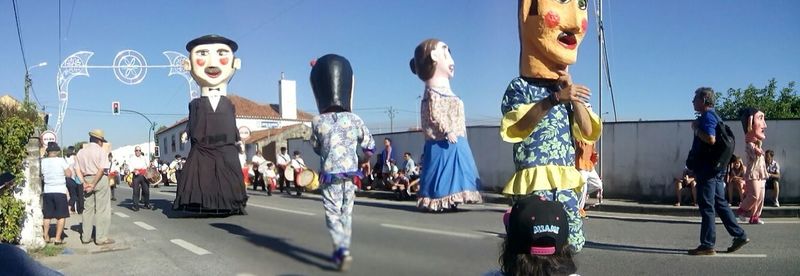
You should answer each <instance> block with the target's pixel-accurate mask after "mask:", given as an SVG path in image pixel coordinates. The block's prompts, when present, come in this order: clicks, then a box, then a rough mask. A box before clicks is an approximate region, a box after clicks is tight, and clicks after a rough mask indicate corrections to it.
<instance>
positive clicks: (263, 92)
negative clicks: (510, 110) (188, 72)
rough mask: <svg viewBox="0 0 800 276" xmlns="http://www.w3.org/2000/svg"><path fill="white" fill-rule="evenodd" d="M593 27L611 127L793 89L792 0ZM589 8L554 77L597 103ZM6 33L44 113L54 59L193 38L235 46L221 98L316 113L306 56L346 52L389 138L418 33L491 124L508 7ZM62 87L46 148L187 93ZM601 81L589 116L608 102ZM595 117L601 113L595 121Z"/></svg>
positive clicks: (11, 54) (68, 1) (695, 6)
mask: <svg viewBox="0 0 800 276" xmlns="http://www.w3.org/2000/svg"><path fill="white" fill-rule="evenodd" d="M604 2H605V3H604V4H605V6H604V9H603V11H604V19H605V27H606V40H607V43H608V50H609V59H610V64H611V70H612V77H613V82H614V93H615V97H616V106H617V113H618V118H617V119H618V120H638V119H644V120H663V119H688V118H692V117H693V112H692V108H691V104H690V101H691V97H692V92H693V91H694V89H696V88H697V87H699V86H711V87H713V88H715V89H716V90H718V91H724V90H727V89H728V88H732V87H733V88H743V87H746V86H747V85H749V84H751V83H752V84H754V85H756V86H757V87H761V86H764V85H765V84H766V83H767V80H768V79H770V78H776V79H777V81H778V83H779V85H780V86H785V85H786V83H787V82H789V81H798V80H800V47H798V45H799V44H800V43H798V42H800V31H799V30H798V29H799V28H798V27H799V26H800V17H798V16H797V11H800V1H789V0H778V1H744V0H735V1H722V0H717V1H690V0H676V1H632V0H627V1H604ZM594 5H595V3H594V1H590V10H589V14H590V19H589V24H590V28H589V29H590V31H589V33H588V34H587V35H586V39H585V40H584V42H583V44H582V46H581V48H580V53H579V57H578V62H577V64H575V65H574V66H572V67H571V68H570V72H571V73H572V75H573V79H574V80H575V82H577V83H582V84H585V85H587V86H589V87H590V88H591V89H592V90H593V91H594V92H595V93H594V95H593V98H592V102H593V105H595V109H597V105H598V98H599V95H598V94H597V91H598V51H597V48H598V42H597V32H596V26H597V25H596V22H595V18H594V16H593V15H594V8H593V7H594ZM17 8H18V11H19V16H20V23H21V31H22V38H23V43H24V49H25V53H26V58H27V61H28V65H29V66H32V65H34V64H37V63H39V62H41V61H46V62H48V63H49V65H47V66H45V67H41V68H35V69H33V70H32V78H33V81H34V88H35V92H36V95H37V97H38V99H39V101H40V102H41V103H42V104H43V105H44V106H45V107H46V111H48V112H50V113H53V115H54V116H57V113H58V97H57V92H56V91H57V89H56V85H55V83H56V74H57V72H58V71H57V66H58V64H60V63H61V60H62V59H63V58H65V57H66V56H68V55H70V54H72V53H74V52H77V51H81V50H89V51H93V52H95V55H94V57H92V59H91V60H90V64H91V65H111V63H112V61H113V59H114V56H115V55H116V54H117V52H119V51H122V50H126V49H132V50H136V51H139V52H140V53H142V54H143V55H144V56H145V58H146V59H147V62H148V64H151V65H158V64H166V63H167V61H166V59H165V58H164V57H163V55H162V54H161V52H163V51H167V50H173V51H178V52H182V53H183V52H185V50H184V45H185V44H186V42H187V41H189V40H190V39H192V38H194V37H197V36H200V35H204V34H209V33H217V34H222V35H225V36H227V37H230V38H232V39H234V40H236V41H237V42H238V43H239V45H240V47H239V51H238V52H237V53H236V55H237V56H238V57H240V58H241V59H242V61H243V66H242V70H240V71H238V72H237V73H236V76H235V77H234V78H233V80H232V82H231V85H230V88H229V90H230V91H231V92H232V93H235V94H239V95H241V96H244V97H247V98H250V99H253V100H255V101H258V102H262V103H277V102H278V93H277V80H278V79H279V77H280V73H281V72H285V73H286V76H287V78H288V79H294V80H297V94H298V103H299V108H300V109H302V110H305V111H310V112H316V105H315V103H314V98H313V96H312V93H311V89H310V86H309V84H308V74H309V72H310V68H309V65H308V64H309V61H310V60H311V59H313V58H315V57H319V56H322V55H324V54H327V53H337V54H340V55H343V56H345V57H347V58H348V59H350V61H351V63H352V65H353V67H354V71H355V74H356V80H357V81H356V96H355V101H354V102H355V103H354V105H355V109H356V113H358V114H359V115H361V116H362V117H363V118H364V119H365V121H366V122H367V124H368V126H370V128H371V129H372V130H373V131H375V132H386V131H388V130H389V117H388V115H387V114H386V112H385V111H386V109H387V108H388V106H393V107H394V108H396V109H398V110H399V112H398V114H397V116H396V117H395V120H394V129H395V130H396V131H398V130H404V129H407V128H408V127H411V126H414V125H416V121H417V117H418V113H417V111H418V109H419V108H418V99H417V96H418V95H419V94H420V93H421V91H422V89H423V85H422V83H421V82H420V81H419V80H418V79H417V78H416V77H415V76H414V75H412V74H411V72H410V70H409V69H408V61H409V59H410V58H411V56H412V54H413V50H414V47H415V46H416V45H417V44H418V43H419V42H420V41H422V40H423V39H426V38H429V37H434V38H439V39H441V40H443V41H445V42H447V43H448V44H449V45H450V47H451V49H452V53H453V57H454V59H455V62H456V74H455V78H454V79H453V80H452V86H453V89H454V91H455V92H456V93H457V94H458V95H460V96H461V97H462V99H463V100H464V103H465V106H466V114H467V122H468V124H470V125H477V124H481V125H496V124H497V123H498V122H499V118H500V116H501V114H500V98H501V96H502V93H503V92H504V90H505V88H506V86H507V84H508V82H509V81H510V80H511V79H512V78H514V77H515V76H517V75H518V69H517V68H518V66H517V64H518V61H517V59H518V55H519V46H518V41H517V27H516V24H517V23H516V18H517V15H516V3H515V1H488V0H487V1H468V0H464V1H440V0H428V1H416V0H413V1H412V0H409V1H366V0H365V1H311V0H299V1H225V2H219V1H155V0H145V1H99V0H86V1H75V0H62V1H61V19H60V22H61V41H60V45H61V48H60V51H59V6H58V1H18V3H17ZM15 26H16V25H15V22H14V14H13V9H12V3H11V0H7V1H2V3H0V37H3V38H4V41H5V43H2V44H0V60H2V61H3V63H4V66H0V94H11V95H12V96H14V97H15V98H18V99H22V97H23V77H24V74H25V68H24V65H23V62H22V56H21V53H20V47H19V44H18V42H17V33H16V28H15ZM89 73H90V75H91V76H90V77H89V78H86V77H78V78H75V79H74V80H73V81H72V83H71V85H70V100H69V108H70V109H69V110H68V111H67V114H66V117H65V121H64V125H63V131H62V133H61V134H62V137H61V141H63V143H69V144H71V143H74V142H75V141H78V140H84V139H85V138H86V136H87V132H88V131H89V130H90V129H92V128H103V129H104V130H105V131H106V137H107V138H108V139H109V140H110V141H111V142H112V143H114V145H116V146H121V145H124V144H131V143H138V142H142V141H145V140H146V139H147V123H146V122H145V121H144V119H142V118H141V117H138V116H137V115H128V114H123V115H121V116H112V115H111V114H110V105H111V102H112V101H115V100H118V101H121V102H122V108H125V109H133V110H137V111H139V112H142V113H145V114H148V116H149V117H150V118H151V119H153V120H154V121H155V122H156V123H158V124H159V125H171V124H172V123H174V122H175V121H176V120H178V119H180V118H181V117H183V116H185V114H187V109H186V107H187V103H188V87H187V84H186V82H185V81H184V80H183V79H181V78H180V77H176V76H172V77H168V76H167V73H168V70H166V69H160V68H151V69H149V70H148V72H147V77H146V79H145V80H144V81H143V82H142V83H140V84H139V85H135V86H129V85H125V84H123V83H121V82H119V81H117V80H116V79H115V77H114V73H113V71H111V70H110V69H90V71H89ZM608 92H609V90H608V89H607V88H605V87H604V88H603V95H602V96H603V112H609V111H611V95H610V94H609V93H608ZM603 116H604V119H605V120H606V121H612V120H614V117H613V114H611V113H609V114H605V115H603Z"/></svg>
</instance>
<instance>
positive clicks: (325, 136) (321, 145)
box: [311, 112, 375, 183]
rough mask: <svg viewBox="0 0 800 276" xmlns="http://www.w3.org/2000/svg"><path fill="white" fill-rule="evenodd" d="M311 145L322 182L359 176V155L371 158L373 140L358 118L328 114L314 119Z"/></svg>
mask: <svg viewBox="0 0 800 276" xmlns="http://www.w3.org/2000/svg"><path fill="white" fill-rule="evenodd" d="M311 128H312V134H311V145H312V146H313V147H314V152H316V153H317V154H319V156H320V157H322V158H321V163H322V164H321V165H322V166H321V167H322V171H321V172H320V174H321V175H322V179H323V181H322V182H323V183H330V182H331V181H332V180H334V179H335V178H350V177H352V176H357V175H360V170H359V153H358V151H359V150H361V151H363V152H364V153H365V154H367V155H371V154H372V152H373V150H374V149H375V140H373V138H372V134H370V132H369V129H367V126H366V125H365V124H364V121H362V120H361V118H360V117H358V115H356V114H353V113H350V112H331V113H323V114H320V115H317V116H314V119H313V120H312V121H311Z"/></svg>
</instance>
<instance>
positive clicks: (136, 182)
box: [133, 174, 150, 207]
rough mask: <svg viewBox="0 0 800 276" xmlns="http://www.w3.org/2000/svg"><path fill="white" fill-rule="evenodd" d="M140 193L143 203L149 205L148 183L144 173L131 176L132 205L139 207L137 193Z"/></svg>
mask: <svg viewBox="0 0 800 276" xmlns="http://www.w3.org/2000/svg"><path fill="white" fill-rule="evenodd" d="M140 193H141V195H142V198H143V199H144V205H150V184H148V183H147V179H145V178H144V175H140V174H139V175H135V176H134V177H133V206H134V207H139V194H140Z"/></svg>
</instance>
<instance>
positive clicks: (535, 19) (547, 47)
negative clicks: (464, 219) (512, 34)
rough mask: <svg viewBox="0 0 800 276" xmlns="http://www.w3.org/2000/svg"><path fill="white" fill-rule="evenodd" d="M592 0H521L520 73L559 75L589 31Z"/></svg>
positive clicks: (539, 75) (535, 75)
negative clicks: (589, 8)
mask: <svg viewBox="0 0 800 276" xmlns="http://www.w3.org/2000/svg"><path fill="white" fill-rule="evenodd" d="M587 1H588V0H519V40H520V54H519V73H520V75H521V76H524V77H531V78H545V79H557V78H558V73H557V72H558V71H559V70H566V69H567V66H568V65H570V64H573V63H575V60H576V59H577V58H578V45H580V44H581V41H582V40H583V37H584V36H585V35H586V27H587V25H588V16H587V13H586V8H587V5H588V4H587Z"/></svg>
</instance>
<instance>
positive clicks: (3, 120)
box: [0, 104, 44, 243]
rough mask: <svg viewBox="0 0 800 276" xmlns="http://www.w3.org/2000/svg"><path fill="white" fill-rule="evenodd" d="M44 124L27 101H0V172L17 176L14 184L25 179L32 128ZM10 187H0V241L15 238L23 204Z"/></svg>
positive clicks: (17, 233) (12, 241)
mask: <svg viewBox="0 0 800 276" xmlns="http://www.w3.org/2000/svg"><path fill="white" fill-rule="evenodd" d="M42 127H44V126H43V124H42V120H41V118H39V114H38V113H37V112H36V110H35V108H34V107H33V106H32V105H31V104H24V105H22V107H21V108H20V107H14V106H5V105H0V172H10V173H12V174H14V175H16V176H17V179H16V180H15V183H14V184H15V185H16V184H18V183H21V182H23V181H25V180H24V179H25V177H24V174H25V173H26V172H25V171H24V166H23V162H24V160H25V157H27V155H28V151H27V148H26V146H27V145H28V139H29V138H30V136H31V135H33V133H34V130H36V129H37V128H40V129H41V128H42ZM11 190H13V189H12V188H10V187H6V188H4V189H3V190H2V191H0V242H11V243H14V242H17V240H18V238H19V234H20V231H21V227H20V226H21V223H22V219H23V216H24V215H25V205H24V204H23V202H22V201H20V200H17V199H16V198H14V195H12V194H11Z"/></svg>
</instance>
